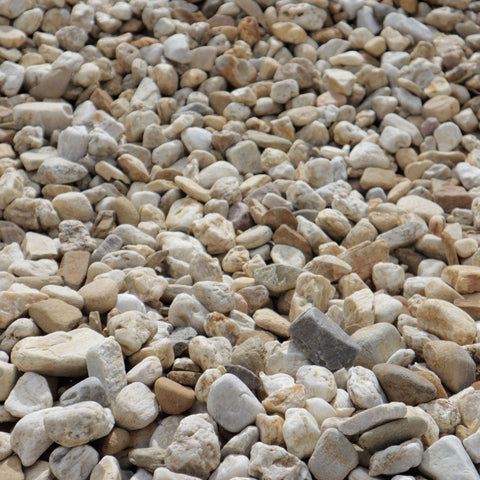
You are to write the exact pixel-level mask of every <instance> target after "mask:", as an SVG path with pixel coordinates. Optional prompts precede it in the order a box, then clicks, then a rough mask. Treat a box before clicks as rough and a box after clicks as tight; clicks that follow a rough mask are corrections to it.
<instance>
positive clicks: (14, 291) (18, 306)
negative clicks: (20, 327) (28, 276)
mask: <svg viewBox="0 0 480 480" xmlns="http://www.w3.org/2000/svg"><path fill="white" fill-rule="evenodd" d="M47 298H48V296H47V295H45V294H44V293H41V292H40V291H38V290H36V289H34V288H30V287H27V286H25V285H21V284H18V283H14V284H12V285H11V286H10V287H9V288H8V289H6V290H4V291H2V292H0V328H7V327H8V326H9V325H10V324H11V323H12V322H13V321H14V320H15V319H16V318H18V317H20V315H22V314H23V313H24V312H26V311H27V310H28V308H29V307H30V306H31V305H33V304H34V303H35V302H38V301H41V300H47Z"/></svg>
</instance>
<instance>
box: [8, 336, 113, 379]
mask: <svg viewBox="0 0 480 480" xmlns="http://www.w3.org/2000/svg"><path fill="white" fill-rule="evenodd" d="M104 340H105V337H104V336H103V335H101V334H100V333H97V332H95V331H93V330H91V329H90V328H77V329H76V330H72V331H70V332H54V333H50V334H48V335H45V336H43V337H28V338H24V339H22V340H20V341H19V342H18V343H17V344H16V345H15V346H14V347H13V350H12V354H11V361H12V363H13V364H14V365H15V366H16V367H17V368H18V369H19V370H21V371H24V372H28V371H33V372H37V373H40V374H43V375H53V376H61V377H81V376H86V375H87V362H86V352H87V350H88V349H89V348H90V347H92V346H94V345H97V344H99V343H101V342H103V341H104Z"/></svg>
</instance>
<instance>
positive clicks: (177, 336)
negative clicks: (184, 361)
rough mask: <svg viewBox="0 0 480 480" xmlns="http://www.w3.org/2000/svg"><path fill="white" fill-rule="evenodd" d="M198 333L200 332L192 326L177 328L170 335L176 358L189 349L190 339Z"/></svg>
mask: <svg viewBox="0 0 480 480" xmlns="http://www.w3.org/2000/svg"><path fill="white" fill-rule="evenodd" d="M197 335H198V332H197V331H196V330H195V329H194V328H192V327H180V328H176V329H175V330H174V331H173V332H172V333H171V334H170V336H169V337H168V339H169V340H170V341H171V342H172V345H173V353H174V354H175V358H178V357H181V356H182V355H183V354H185V353H186V352H187V351H188V344H189V343H190V340H191V339H192V338H194V337H196V336H197Z"/></svg>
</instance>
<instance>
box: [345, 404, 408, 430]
mask: <svg viewBox="0 0 480 480" xmlns="http://www.w3.org/2000/svg"><path fill="white" fill-rule="evenodd" d="M406 414H407V408H406V406H405V404H404V403H401V402H390V403H386V404H381V405H377V406H376V407H372V408H368V409H367V410H364V411H362V412H358V413H357V414H355V415H353V416H352V417H350V418H347V419H346V420H344V421H343V422H341V423H340V424H339V425H338V429H339V430H340V432H342V433H343V434H344V435H349V436H351V435H358V434H359V433H363V432H365V431H367V430H371V429H373V428H375V427H377V426H379V425H382V424H384V423H387V422H391V421H392V420H398V419H400V418H403V417H405V415H406Z"/></svg>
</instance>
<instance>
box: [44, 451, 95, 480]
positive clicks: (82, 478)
mask: <svg viewBox="0 0 480 480" xmlns="http://www.w3.org/2000/svg"><path fill="white" fill-rule="evenodd" d="M98 460H99V455H98V452H97V451H96V450H95V449H94V448H93V447H92V446H90V445H81V446H79V447H74V448H65V447H58V448H56V449H55V450H54V451H53V452H52V453H51V454H50V457H49V465H50V470H51V472H52V473H53V474H54V475H55V477H57V479H58V480H67V479H68V478H78V479H79V480H87V478H89V476H90V473H91V471H92V470H93V468H94V467H95V465H96V464H97V463H98Z"/></svg>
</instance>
